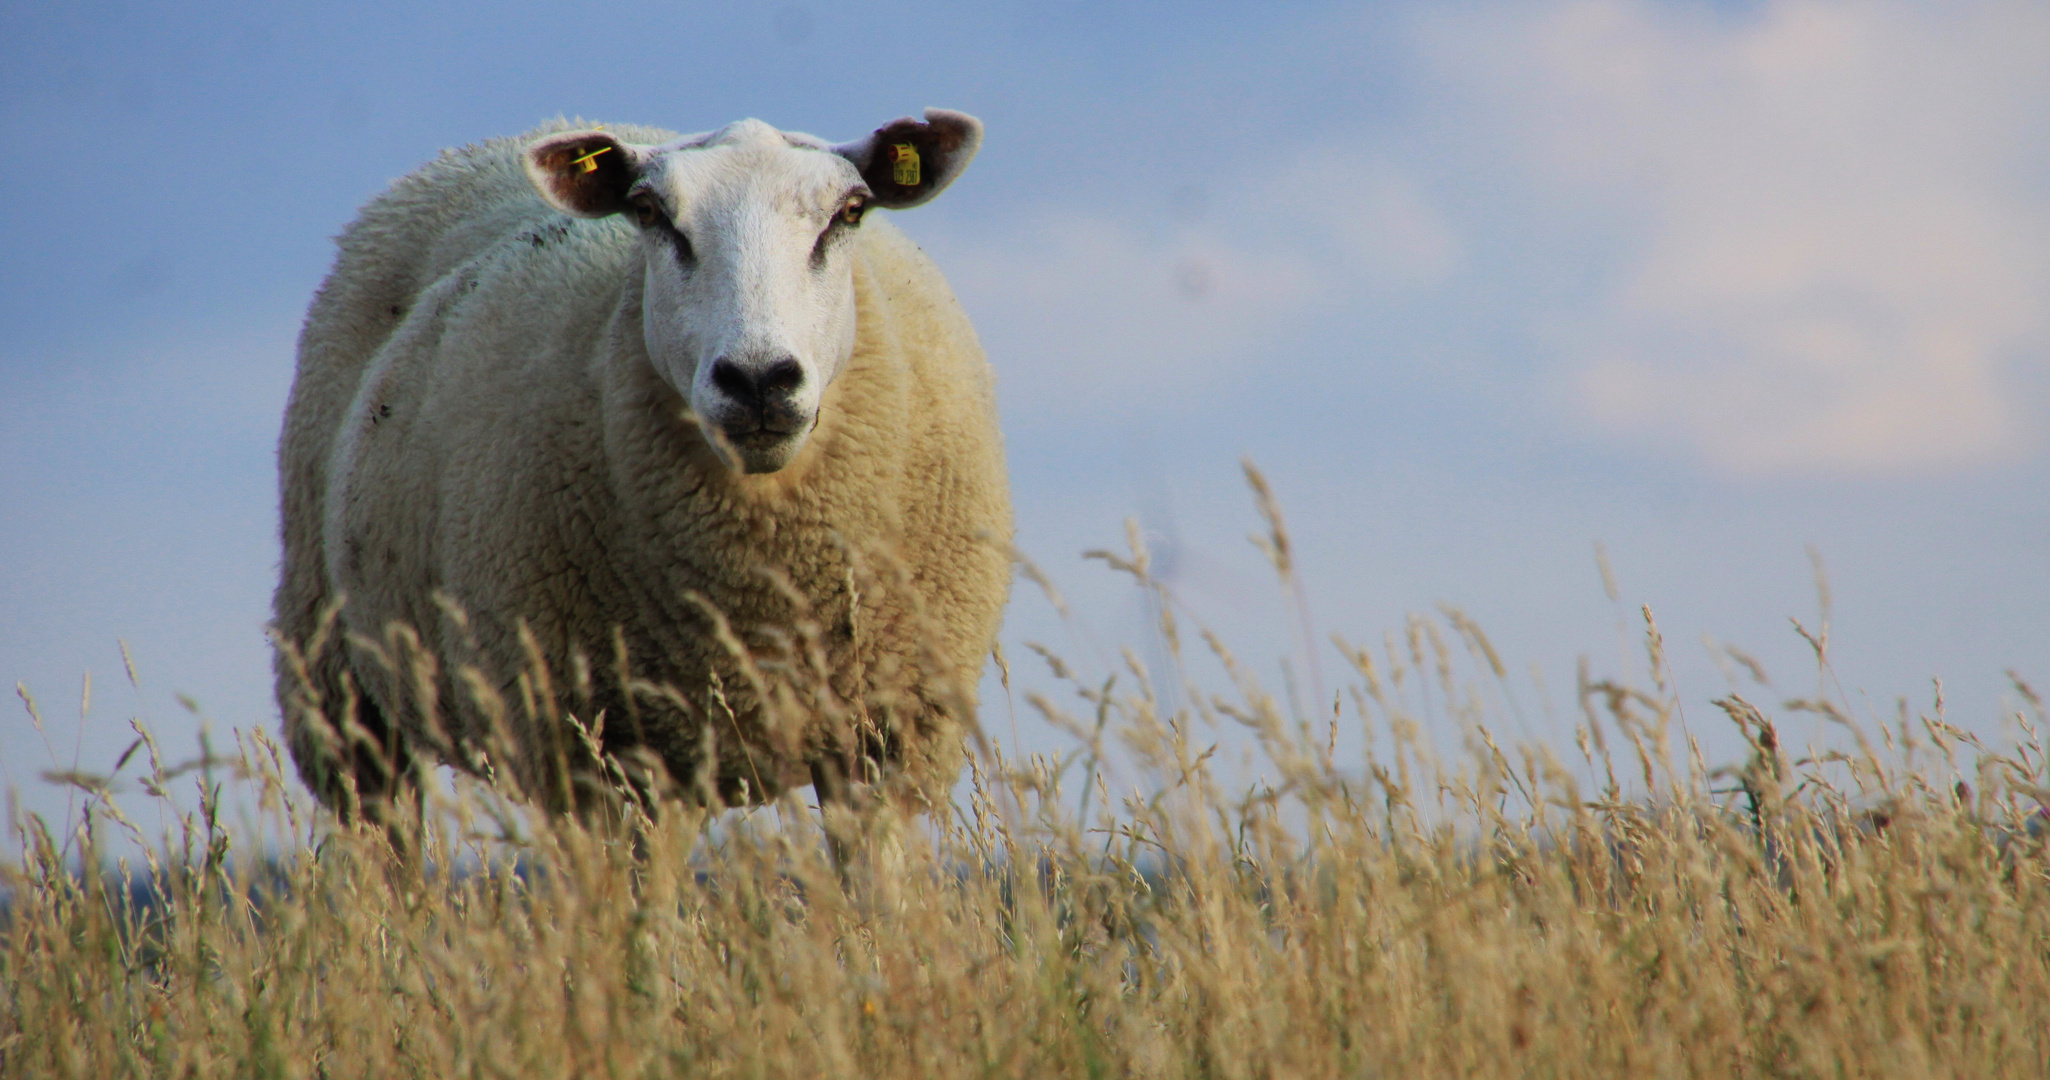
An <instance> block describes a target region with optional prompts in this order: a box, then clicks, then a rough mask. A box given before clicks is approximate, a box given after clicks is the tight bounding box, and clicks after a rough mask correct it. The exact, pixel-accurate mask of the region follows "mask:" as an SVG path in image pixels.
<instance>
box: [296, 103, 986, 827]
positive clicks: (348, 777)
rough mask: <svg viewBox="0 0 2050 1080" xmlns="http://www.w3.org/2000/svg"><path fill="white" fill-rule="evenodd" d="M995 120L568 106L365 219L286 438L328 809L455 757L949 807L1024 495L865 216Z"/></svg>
mask: <svg viewBox="0 0 2050 1080" xmlns="http://www.w3.org/2000/svg"><path fill="white" fill-rule="evenodd" d="M981 138H982V125H981V123H980V122H979V121H977V120H976V119H975V118H973V117H971V116H967V115H965V114H962V113H958V112H951V111H948V110H943V109H928V110H926V112H925V118H924V120H922V121H921V120H917V119H913V118H909V117H906V118H903V119H899V120H895V121H892V122H890V123H888V124H885V125H883V126H882V127H880V128H878V129H876V131H875V132H874V134H873V135H871V136H870V137H868V138H866V139H862V140H859V141H856V142H852V143H846V144H841V145H831V144H828V143H826V142H824V141H822V140H820V139H818V138H816V137H813V136H810V135H804V134H799V133H794V132H784V131H779V130H777V129H776V128H774V127H771V126H770V125H768V124H765V123H762V122H761V121H758V120H742V121H739V122H736V123H733V124H730V125H728V126H726V127H724V128H721V129H719V130H718V131H715V132H710V133H707V134H701V135H693V136H687V137H679V136H677V135H675V134H674V133H672V132H667V131H662V130H657V129H650V128H641V127H631V126H611V127H607V126H603V125H599V126H581V127H580V126H576V125H572V124H571V123H569V122H567V121H561V122H557V123H555V124H552V125H548V126H544V127H543V128H541V129H538V130H536V131H534V132H530V133H528V134H527V135H523V136H519V137H516V138H511V139H495V140H491V141H487V142H483V143H479V144H475V145H472V146H469V147H466V148H463V149H460V150H453V151H444V152H443V154H442V155H441V157H440V158H439V159H438V160H436V161H433V162H430V163H428V164H427V165H425V166H423V167H421V168H420V169H418V170H417V171H415V172H413V173H412V174H410V175H408V176H406V177H404V178H402V179H400V180H398V181H396V182H395V183H393V185H392V186H391V188H390V189H389V190H388V191H387V192H385V193H384V194H383V195H380V196H378V197H377V198H375V199H374V200H372V201H371V202H370V203H369V204H368V205H367V206H366V207H365V208H364V209H363V211H362V212H361V213H360V215H359V216H358V217H357V218H356V220H355V221H354V222H353V223H352V224H351V225H350V226H349V227H348V228H347V229H346V230H345V231H344V232H343V233H342V235H341V236H340V237H339V238H338V239H337V245H338V248H339V252H338V254H337V257H336V260H335V264H334V267H333V270H332V271H331V272H330V274H329V275H328V277H327V279H326V281H325V283H324V284H322V286H321V287H320V290H319V291H318V293H317V294H316V295H315V297H314V299H313V301H312V304H311V307H310V309H309V311H308V313H307V317H306V323H305V327H304V330H303V332H302V334H301V336H300V339H299V351H298V368H297V374H296V378H295V381H294V384H293V388H292V393H291V399H290V403H289V405H288V406H287V411H286V416H285V421H284V429H283V434H282V436H281V438H280V442H279V452H278V454H279V472H280V488H281V498H282V523H281V533H282V537H283V545H284V559H283V565H282V571H281V575H280V582H279V585H278V589H277V593H276V596H275V606H274V619H275V621H274V623H273V626H272V634H273V638H274V640H275V642H276V643H277V645H278V648H277V650H276V655H277V660H276V665H275V667H276V676H277V697H278V702H279V706H280V709H281V711H282V713H283V723H284V730H285V734H286V743H287V745H288V746H289V747H290V749H291V752H292V755H293V757H294V759H295V761H296V763H297V765H298V768H299V772H300V775H301V777H302V778H303V779H304V780H305V782H306V783H307V785H308V786H309V787H310V788H311V789H312V791H313V792H314V793H315V794H316V796H317V797H318V798H319V799H320V801H321V802H323V803H324V804H326V805H327V806H329V807H330V808H332V809H334V810H336V811H337V812H338V813H339V814H340V815H341V816H342V817H343V818H344V819H348V818H350V817H352V816H353V815H356V814H361V815H362V816H363V817H365V818H368V819H371V820H389V819H388V818H387V817H386V815H387V814H388V813H389V811H390V810H391V808H392V806H393V805H394V803H395V801H396V800H397V798H398V797H399V796H400V795H401V794H402V793H409V794H410V795H411V797H413V798H417V795H418V790H417V787H416V786H415V785H414V783H413V779H414V777H415V775H416V773H415V770H416V769H418V768H420V767H424V766H426V765H428V764H431V762H432V761H434V760H439V761H441V762H444V763H446V764H449V765H451V766H453V767H455V768H457V769H459V770H465V771H469V772H472V773H477V774H480V775H486V776H491V777H496V778H501V779H511V780H513V781H514V782H516V784H517V786H518V788H519V789H520V790H521V791H523V792H524V793H525V794H526V795H527V796H528V797H530V798H532V799H534V800H535V801H537V802H540V803H542V804H543V805H546V806H548V807H550V808H552V809H556V810H561V811H586V810H588V809H590V808H591V807H592V806H593V805H599V804H601V803H602V799H603V798H604V797H614V796H616V795H617V794H618V793H619V792H622V791H624V792H628V793H632V792H634V791H639V792H640V793H641V794H647V793H650V792H653V791H655V790H656V789H657V788H659V787H661V786H662V785H664V784H670V785H673V786H672V787H671V788H670V790H680V791H682V792H684V793H686V794H695V795H696V796H697V797H698V798H699V799H700V800H702V801H706V802H711V801H714V800H717V801H719V802H723V803H725V804H729V805H731V804H744V803H750V802H759V801H763V800H768V799H773V798H776V797H778V796H779V795H780V794H781V793H782V792H783V791H785V790H788V789H791V788H794V787H799V786H802V785H803V784H805V783H807V782H809V783H810V784H811V785H812V786H813V787H814V788H815V789H816V791H817V794H818V796H819V799H820V805H821V806H826V805H828V804H829V803H831V804H849V803H851V802H852V801H853V800H854V798H855V795H856V794H857V793H860V792H863V791H866V790H869V785H871V784H879V785H881V790H884V791H886V792H894V793H896V794H897V795H900V796H902V797H904V798H909V799H913V800H915V801H922V802H925V803H927V804H929V802H930V800H933V799H943V798H944V797H945V793H946V791H947V789H948V788H949V787H950V786H951V785H952V783H953V782H954V780H955V779H956V778H957V777H958V776H959V773H960V769H961V767H962V763H963V758H964V753H965V750H964V737H965V735H966V734H967V733H969V732H970V731H972V726H973V724H974V706H975V687H976V683H977V680H978V676H979V674H980V672H981V669H982V664H983V661H984V658H985V657H986V656H987V655H988V654H989V653H990V652H991V649H992V647H993V643H994V639H995V634H996V631H997V628H998V624H999V621H1000V619H1001V616H1002V611H1003V607H1004V603H1005V600H1006V598H1007V594H1008V591H1009V585H1010V576H1011V567H1010V556H1009V540H1010V536H1011V510H1010V495H1009V489H1008V482H1007V480H1006V475H1005V469H1004V456H1003V448H1002V443H1001V437H1000V434H999V431H998V427H997V417H996V406H995V397H994V385H993V384H994V377H993V375H992V372H991V370H990V367H989V364H988V362H987V360H986V359H985V358H984V356H983V352H982V349H981V346H980V344H979V343H978V341H977V339H976V336H975V332H974V330H973V328H972V327H971V326H970V325H969V322H968V319H967V317H966V315H965V314H964V313H963V311H962V310H961V307H960V305H959V303H958V302H957V301H956V300H955V298H954V296H953V294H952V292H951V291H950V290H949V289H948V287H947V285H946V282H945V280H944V279H943V278H942V277H941V276H940V274H939V272H938V270H937V269H936V268H935V267H934V266H933V264H932V263H931V262H930V261H929V260H928V259H927V257H926V256H925V254H924V253H923V252H922V251H920V250H919V248H918V247H917V246H916V245H914V244H913V243H912V242H911V241H910V240H908V239H907V238H906V237H905V236H904V234H903V233H901V232H899V231H898V230H897V229H896V228H895V227H894V226H892V225H891V224H889V223H888V222H886V221H883V220H881V219H880V218H879V217H878V216H876V215H873V214H870V213H869V211H870V210H872V209H873V208H875V207H884V208H888V209H904V208H908V207H912V206H917V205H919V204H921V203H923V202H926V201H927V200H929V199H931V198H932V197H934V196H935V195H937V194H939V193H940V191H941V190H942V189H944V188H946V187H947V186H948V185H949V184H950V183H952V182H953V180H954V179H955V178H956V177H958V176H959V175H960V174H961V172H962V170H963V169H965V168H966V167H967V165H968V162H969V160H970V159H971V158H973V157H974V155H975V152H976V150H977V148H978V146H979V145H980V143H981ZM886 781H887V783H885V782H886Z"/></svg>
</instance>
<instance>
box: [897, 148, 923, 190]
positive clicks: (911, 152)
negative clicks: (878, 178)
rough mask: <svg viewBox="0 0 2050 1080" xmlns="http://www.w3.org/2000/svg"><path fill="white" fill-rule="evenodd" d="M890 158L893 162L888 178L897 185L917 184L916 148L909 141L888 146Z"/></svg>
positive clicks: (909, 185) (911, 185) (912, 185)
mask: <svg viewBox="0 0 2050 1080" xmlns="http://www.w3.org/2000/svg"><path fill="white" fill-rule="evenodd" d="M890 160H891V161H892V162H893V163H894V164H893V166H892V169H891V173H890V179H892V180H895V181H896V182H897V184H898V186H899V187H917V186H918V175H919V172H918V148H917V147H915V146H913V145H911V144H910V143H901V142H900V143H898V144H896V145H895V146H892V147H890Z"/></svg>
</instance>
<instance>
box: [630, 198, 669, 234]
mask: <svg viewBox="0 0 2050 1080" xmlns="http://www.w3.org/2000/svg"><path fill="white" fill-rule="evenodd" d="M632 206H633V211H634V220H635V221H637V222H639V223H640V226H641V228H643V229H645V228H647V227H648V226H650V225H653V224H655V223H657V222H660V221H665V220H667V215H665V214H663V213H662V204H661V203H659V202H657V201H656V200H655V197H654V196H653V195H636V196H634V199H633V203H632Z"/></svg>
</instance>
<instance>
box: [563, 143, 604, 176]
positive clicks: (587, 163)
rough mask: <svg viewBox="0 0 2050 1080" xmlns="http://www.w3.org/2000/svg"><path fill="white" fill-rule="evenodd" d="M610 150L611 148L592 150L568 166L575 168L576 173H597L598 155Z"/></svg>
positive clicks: (602, 147)
mask: <svg viewBox="0 0 2050 1080" xmlns="http://www.w3.org/2000/svg"><path fill="white" fill-rule="evenodd" d="M611 149H612V148H611V147H609V146H601V147H599V148H598V149H596V150H593V151H591V152H590V153H588V154H585V155H584V156H583V157H580V158H578V159H576V160H575V161H572V162H570V164H572V165H575V166H577V171H578V172H597V171H598V155H599V154H603V153H605V152H606V151H609V150H611Z"/></svg>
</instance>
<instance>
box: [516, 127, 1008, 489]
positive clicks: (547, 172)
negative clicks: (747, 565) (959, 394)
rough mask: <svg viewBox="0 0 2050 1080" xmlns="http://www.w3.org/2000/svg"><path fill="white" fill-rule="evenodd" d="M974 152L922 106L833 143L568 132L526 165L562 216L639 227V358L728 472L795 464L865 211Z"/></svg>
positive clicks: (764, 136)
mask: <svg viewBox="0 0 2050 1080" xmlns="http://www.w3.org/2000/svg"><path fill="white" fill-rule="evenodd" d="M981 142H982V124H981V123H980V122H979V121H977V120H976V119H975V118H974V117H972V116H967V115H965V114H962V113H957V112H949V111H947V110H944V109H927V110H926V112H925V119H924V120H923V121H919V120H914V119H911V118H909V117H906V118H904V119H901V120H894V121H891V122H890V123H888V124H885V125H883V126H882V127H880V128H878V129H876V132H875V134H873V135H871V136H869V137H868V138H866V139H862V140H860V141H858V142H852V143H844V144H841V145H837V146H835V145H832V144H829V143H826V142H824V141H822V140H820V139H816V138H813V137H812V136H810V135H801V134H796V133H793V132H783V131H778V130H776V129H775V128H773V127H770V126H769V125H767V124H764V123H762V122H761V121H759V120H742V121H740V122H738V123H735V124H729V125H728V126H726V127H724V128H722V129H720V130H718V131H716V132H712V133H710V134H707V135H693V136H690V137H688V138H684V139H679V140H677V141H675V142H672V143H667V144H664V145H661V146H643V145H638V144H634V143H627V142H622V141H620V140H619V139H617V138H615V137H614V136H612V135H611V134H608V133H607V132H605V131H603V130H592V131H569V132H563V133H561V134H557V135H549V136H546V137H543V138H541V139H538V140H536V141H535V142H534V143H533V144H532V145H530V146H529V147H528V148H527V156H526V163H527V174H528V175H529V176H530V177H531V178H532V179H533V181H534V186H535V187H536V188H538V189H540V192H541V196H542V198H544V199H546V200H548V202H549V203H550V204H552V205H553V206H555V207H556V208H557V209H560V210H562V211H564V212H565V213H569V214H574V215H576V216H578V217H605V216H608V215H611V214H627V215H629V216H631V217H632V218H633V219H634V221H636V222H637V223H638V224H639V225H640V236H641V243H642V245H643V246H644V248H645V254H646V260H645V262H646V266H647V271H646V280H645V282H644V288H643V293H642V309H641V310H642V315H641V324H642V335H643V337H644V338H645V340H646V342H647V346H648V355H649V356H650V357H651V358H652V359H653V361H654V363H655V366H656V368H657V369H658V370H659V371H660V372H661V373H662V375H663V376H664V377H665V378H667V379H668V380H669V381H670V383H671V384H672V385H673V386H675V387H676V389H677V391H678V392H679V393H681V394H682V395H683V396H684V398H685V399H686V400H687V401H689V402H690V407H691V410H692V411H693V412H694V413H695V414H696V415H697V417H698V422H699V423H700V424H702V425H705V426H706V427H708V428H710V429H712V430H714V431H716V433H717V436H716V437H714V438H713V439H712V440H711V441H712V442H713V444H714V445H716V446H719V447H720V452H721V453H722V455H725V456H726V457H727V459H728V462H729V464H732V465H733V466H735V467H737V468H740V469H743V470H745V471H747V472H753V473H762V472H774V471H776V470H777V469H780V468H782V467H783V466H785V465H787V464H789V463H790V461H791V460H792V459H793V458H795V457H796V456H797V452H798V451H799V450H800V449H802V448H803V446H804V441H805V438H806V437H807V436H808V435H810V434H811V430H812V427H813V426H814V425H815V424H817V422H818V410H819V401H820V397H821V395H822V394H823V393H824V392H825V388H826V385H827V384H828V383H830V382H832V381H833V379H834V377H835V376H837V375H838V374H839V373H840V371H841V369H842V368H844V367H845V366H846V365H847V360H848V358H849V357H850V356H851V355H852V354H853V351H854V265H853V257H852V254H851V250H850V249H851V247H852V245H851V244H850V241H851V240H852V239H853V236H854V234H855V232H856V230H858V229H859V228H860V227H861V220H862V216H863V214H865V213H866V212H867V211H868V210H869V209H871V208H873V207H878V206H881V207H888V208H891V209H899V208H903V207H909V206H917V205H918V204H919V203H922V202H925V201H926V200H928V199H930V198H932V197H933V196H935V195H938V194H939V193H940V191H941V189H943V188H945V187H946V186H947V185H948V184H949V183H952V182H953V180H954V178H955V177H956V176H959V175H960V174H961V171H962V170H963V169H965V168H966V167H967V166H968V161H969V159H970V158H973V157H974V156H975V151H976V148H977V147H978V146H979V145H980V144H981Z"/></svg>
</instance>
